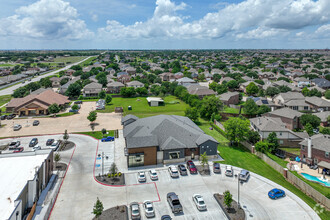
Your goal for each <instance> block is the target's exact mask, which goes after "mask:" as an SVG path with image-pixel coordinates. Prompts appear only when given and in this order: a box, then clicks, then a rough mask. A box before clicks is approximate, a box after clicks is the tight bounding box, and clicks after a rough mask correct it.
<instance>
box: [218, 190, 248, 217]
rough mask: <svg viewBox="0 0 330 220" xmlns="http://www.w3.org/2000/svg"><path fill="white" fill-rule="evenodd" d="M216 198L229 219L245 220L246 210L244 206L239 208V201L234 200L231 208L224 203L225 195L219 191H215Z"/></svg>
mask: <svg viewBox="0 0 330 220" xmlns="http://www.w3.org/2000/svg"><path fill="white" fill-rule="evenodd" d="M213 196H214V198H215V200H216V201H217V202H218V204H219V205H220V207H221V209H222V210H223V212H224V213H225V215H226V216H227V218H228V219H230V220H244V219H245V212H244V210H243V209H242V208H238V206H237V202H236V201H235V200H233V202H232V203H231V208H230V209H227V208H226V205H225V203H224V195H220V194H219V193H215V194H214V195H213Z"/></svg>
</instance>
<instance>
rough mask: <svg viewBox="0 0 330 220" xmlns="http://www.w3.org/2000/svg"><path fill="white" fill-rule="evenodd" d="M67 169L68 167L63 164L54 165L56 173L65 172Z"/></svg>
mask: <svg viewBox="0 0 330 220" xmlns="http://www.w3.org/2000/svg"><path fill="white" fill-rule="evenodd" d="M67 167H68V165H67V164H65V163H57V164H56V166H55V163H54V170H57V171H65V170H66V168H67Z"/></svg>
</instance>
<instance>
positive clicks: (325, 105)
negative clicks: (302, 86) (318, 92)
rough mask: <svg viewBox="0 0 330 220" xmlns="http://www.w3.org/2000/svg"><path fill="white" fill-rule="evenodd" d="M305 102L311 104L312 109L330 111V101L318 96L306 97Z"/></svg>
mask: <svg viewBox="0 0 330 220" xmlns="http://www.w3.org/2000/svg"><path fill="white" fill-rule="evenodd" d="M305 102H306V104H308V105H309V106H310V109H311V110H314V111H320V110H321V109H322V111H330V102H329V101H327V100H324V99H322V98H319V97H316V96H313V97H306V99H305Z"/></svg>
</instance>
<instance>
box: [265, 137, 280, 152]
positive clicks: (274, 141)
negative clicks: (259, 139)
mask: <svg viewBox="0 0 330 220" xmlns="http://www.w3.org/2000/svg"><path fill="white" fill-rule="evenodd" d="M267 142H268V143H269V145H268V151H269V152H270V153H275V151H276V150H277V148H278V147H279V144H278V138H277V135H276V133H275V132H272V133H270V134H269V135H268V137H267Z"/></svg>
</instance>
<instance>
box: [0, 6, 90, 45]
mask: <svg viewBox="0 0 330 220" xmlns="http://www.w3.org/2000/svg"><path fill="white" fill-rule="evenodd" d="M0 35H4V36H20V37H31V38H38V39H50V40H52V39H71V40H76V39H83V38H88V37H91V36H92V35H93V33H92V32H91V31H89V30H88V29H87V27H86V24H85V22H84V21H83V20H80V19H79V18H78V13H77V10H76V9H75V8H74V7H72V6H70V3H68V2H64V1H62V0H39V1H37V2H35V3H33V4H31V5H28V6H23V7H20V8H18V9H17V10H16V14H15V15H13V16H10V17H6V18H2V19H0Z"/></svg>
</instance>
